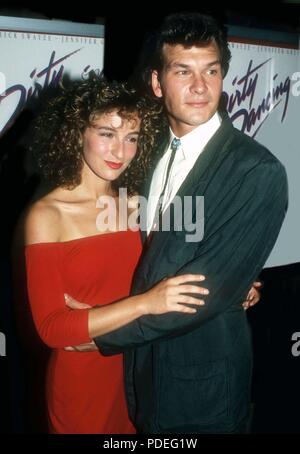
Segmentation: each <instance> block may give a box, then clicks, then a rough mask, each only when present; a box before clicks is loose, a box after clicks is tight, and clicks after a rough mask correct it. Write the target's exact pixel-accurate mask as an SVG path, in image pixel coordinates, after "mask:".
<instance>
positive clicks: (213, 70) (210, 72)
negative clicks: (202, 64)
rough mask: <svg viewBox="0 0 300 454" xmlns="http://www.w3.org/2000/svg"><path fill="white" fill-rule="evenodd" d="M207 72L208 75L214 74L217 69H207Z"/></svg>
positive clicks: (216, 72)
mask: <svg viewBox="0 0 300 454" xmlns="http://www.w3.org/2000/svg"><path fill="white" fill-rule="evenodd" d="M207 74H209V75H210V76H214V75H215V74H218V70H217V69H209V70H208V71H207Z"/></svg>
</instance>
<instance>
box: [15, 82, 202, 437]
mask: <svg viewBox="0 0 300 454" xmlns="http://www.w3.org/2000/svg"><path fill="white" fill-rule="evenodd" d="M161 121H162V120H161V116H160V110H159V108H158V107H157V106H156V105H155V104H153V103H152V101H151V102H150V100H146V99H141V98H139V97H138V96H137V94H136V93H135V92H134V91H133V90H130V89H128V88H126V87H125V86H124V85H122V84H118V83H111V84H109V83H107V82H105V81H104V80H103V79H98V78H94V79H90V80H88V81H85V82H81V83H77V84H75V86H74V87H73V88H72V89H70V90H67V91H65V92H64V93H63V94H62V95H61V96H59V97H57V98H55V99H54V100H53V101H52V102H51V103H50V105H49V107H48V109H47V110H46V111H45V113H44V114H43V115H42V116H41V117H40V118H39V121H38V124H37V134H36V139H35V142H34V144H33V146H34V149H35V151H36V162H37V165H38V168H39V170H40V174H41V175H42V177H43V178H44V180H45V181H48V183H49V184H50V185H51V186H52V189H51V191H50V192H48V194H47V195H45V196H44V197H41V198H40V199H39V200H38V201H36V202H35V203H33V204H32V205H31V206H30V207H29V209H28V211H27V214H26V218H25V224H24V226H25V229H24V232H25V244H26V250H25V255H26V270H27V287H28V297H29V303H30V307H31V311H32V315H33V319H34V322H35V326H36V328H37V331H38V333H39V335H40V337H41V338H42V340H43V341H44V342H45V343H46V344H47V345H48V346H50V347H51V348H52V349H53V350H52V354H51V357H50V361H49V364H48V370H47V380H46V392H47V406H48V415H49V422H50V431H51V432H52V433H111V434H112V433H134V428H133V426H132V425H131V423H130V421H129V419H128V416H127V410H126V403H125V398H124V390H123V371H122V356H121V355H116V356H112V357H103V356H102V355H101V354H99V352H88V353H82V352H81V353H78V352H76V351H75V352H68V351H66V350H64V348H65V347H68V346H71V345H79V344H84V343H88V342H90V341H91V339H92V338H93V337H95V336H98V335H101V334H105V333H107V332H110V331H113V330H114V329H117V328H118V327H120V326H123V325H125V324H127V323H130V322H131V321H132V320H134V319H136V318H138V317H141V316H143V315H145V314H163V313H166V312H169V311H179V312H183V313H192V312H195V310H196V309H195V308H193V307H190V304H192V305H197V306H198V305H202V304H204V302H203V301H201V300H199V299H197V298H196V297H193V296H187V295H186V293H189V294H191V293H193V294H198V295H200V294H204V293H205V289H203V288H201V287H199V286H197V285H191V284H189V282H190V281H191V280H193V281H201V280H203V279H204V278H203V276H199V275H195V276H191V275H185V276H180V277H176V278H171V279H167V280H164V281H162V282H160V283H159V284H157V285H156V286H155V287H153V288H152V289H151V290H149V291H148V292H146V293H144V294H142V295H137V296H134V297H128V295H129V292H130V285H131V279H132V275H133V272H134V269H135V267H136V265H137V262H138V259H139V256H140V253H141V240H140V234H139V231H138V229H137V228H136V227H137V226H136V225H135V226H134V228H132V226H131V225H129V217H130V216H131V215H132V210H133V209H134V207H133V208H131V209H128V210H120V209H119V204H118V202H119V198H118V189H119V188H120V187H124V186H125V187H126V188H127V191H128V195H129V196H133V195H134V194H135V193H136V191H137V189H138V186H139V184H140V183H141V181H142V179H143V178H144V175H145V173H146V172H147V169H148V167H149V165H150V163H151V159H152V156H151V150H152V148H153V146H154V144H155V141H156V139H157V137H158V134H159V130H160V125H161ZM138 143H139V146H138ZM99 198H101V200H100V199H99ZM104 198H106V199H108V200H109V201H110V203H112V205H113V206H114V207H115V208H116V209H115V211H114V216H113V220H111V217H109V216H108V218H109V219H108V220H109V222H104V219H105V213H104V210H103V206H102V204H101V202H102V201H103V200H104ZM106 199H105V200H106ZM99 200H100V202H99ZM130 201H131V199H129V202H130ZM114 202H116V203H114ZM99 207H100V208H99ZM101 207H102V208H101ZM120 226H125V228H123V229H122V228H121V227H120ZM129 227H131V228H129ZM65 293H67V294H70V295H72V296H74V298H76V299H78V301H85V302H86V303H87V306H86V309H84V310H70V309H68V308H67V306H66V305H65V300H64V294H65ZM181 303H184V304H181ZM90 306H91V307H92V308H90Z"/></svg>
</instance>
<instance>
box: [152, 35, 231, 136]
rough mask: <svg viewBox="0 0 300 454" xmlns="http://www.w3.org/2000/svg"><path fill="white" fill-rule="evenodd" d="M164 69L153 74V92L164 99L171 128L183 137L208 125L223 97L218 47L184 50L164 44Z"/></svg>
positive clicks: (193, 47)
mask: <svg viewBox="0 0 300 454" xmlns="http://www.w3.org/2000/svg"><path fill="white" fill-rule="evenodd" d="M163 53H164V67H163V70H162V73H161V74H160V76H159V75H158V73H157V71H153V73H152V88H153V91H154V93H155V95H156V96H158V97H159V98H161V97H163V98H164V104H165V107H166V110H167V114H168V118H169V123H170V126H171V128H172V130H173V132H174V133H175V134H176V135H177V136H178V137H181V136H183V135H184V134H187V133H188V132H190V131H192V130H193V129H195V128H196V127H197V126H199V125H201V124H203V123H206V122H207V121H208V120H209V119H210V118H211V117H212V116H213V115H214V113H215V112H216V111H217V108H218V105H219V101H220V97H221V93H222V85H223V84H222V82H223V79H222V73H221V64H220V55H219V51H218V48H217V45H216V44H215V43H211V44H209V45H207V46H206V47H196V46H192V47H190V48H184V47H183V46H182V45H181V44H176V45H174V46H172V45H169V44H164V47H163Z"/></svg>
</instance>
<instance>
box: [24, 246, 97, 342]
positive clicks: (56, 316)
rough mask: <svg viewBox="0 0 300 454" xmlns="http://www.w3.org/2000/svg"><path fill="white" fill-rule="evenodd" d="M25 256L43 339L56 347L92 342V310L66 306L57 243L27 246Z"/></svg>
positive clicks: (32, 303) (30, 294)
mask: <svg viewBox="0 0 300 454" xmlns="http://www.w3.org/2000/svg"><path fill="white" fill-rule="evenodd" d="M25 256H26V272H27V290H28V298H29V304H30V307H31V311H32V316H33V320H34V323H35V326H36V328H37V331H38V333H39V335H40V337H41V339H42V340H43V341H44V342H45V344H47V345H48V346H49V347H52V348H63V347H67V346H70V345H80V344H83V343H86V342H90V340H91V339H90V337H89V334H88V309H80V310H71V309H68V308H67V307H66V305H65V300H64V289H63V284H62V276H61V272H60V260H59V249H58V247H57V244H56V243H53V244H51V243H41V244H32V245H29V246H26V249H25Z"/></svg>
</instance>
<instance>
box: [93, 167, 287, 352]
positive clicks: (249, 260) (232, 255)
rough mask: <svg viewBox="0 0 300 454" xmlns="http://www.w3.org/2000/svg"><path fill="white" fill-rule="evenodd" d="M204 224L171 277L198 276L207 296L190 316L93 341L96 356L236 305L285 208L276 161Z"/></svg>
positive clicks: (149, 321) (189, 326) (151, 320)
mask: <svg viewBox="0 0 300 454" xmlns="http://www.w3.org/2000/svg"><path fill="white" fill-rule="evenodd" d="M222 205H223V207H224V212H223V213H222V214H221V215H220V213H219V211H218V210H216V212H215V215H212V216H211V217H210V218H209V219H207V220H206V235H205V237H204V240H203V241H202V242H201V243H199V248H198V254H197V256H196V257H195V259H194V260H193V261H192V262H190V263H188V264H186V265H185V266H183V267H182V268H181V269H180V270H179V271H178V273H177V274H184V273H195V272H200V271H201V273H203V274H204V275H205V276H206V285H207V287H208V288H209V289H210V294H209V296H208V297H207V298H206V304H205V306H203V307H201V308H200V309H199V310H198V311H197V313H196V314H195V315H194V314H192V315H190V314H175V313H169V314H164V315H160V316H159V317H157V316H144V317H141V318H140V319H138V320H136V321H134V322H133V323H130V324H129V325H127V326H124V327H123V328H122V329H119V330H115V331H113V332H111V333H109V334H107V335H104V336H100V337H97V338H95V342H96V344H97V346H98V347H99V349H100V350H101V352H102V353H104V354H115V353H119V352H122V351H126V350H129V349H131V348H136V347H138V346H141V345H144V344H146V343H149V342H153V341H155V340H158V339H166V338H170V337H174V336H178V335H181V334H184V333H186V332H188V331H191V330H193V329H195V328H197V327H199V326H200V325H201V324H202V323H204V322H206V321H207V320H210V319H212V318H213V317H216V316H217V315H218V314H220V313H221V312H224V311H226V310H227V309H228V308H229V307H230V306H232V305H235V304H236V305H239V306H240V304H241V301H243V299H244V298H245V295H246V293H247V291H248V290H249V288H250V287H251V284H252V282H253V281H254V280H255V278H256V277H257V275H258V273H259V272H260V270H261V268H262V267H263V265H264V263H265V261H266V259H267V257H268V256H269V254H270V252H271V250H272V248H273V246H274V243H275V241H276V238H277V236H278V233H279V230H280V227H281V224H282V221H283V219H284V215H285V212H286V207H287V180H286V174H285V170H284V168H283V166H282V165H281V164H280V163H279V162H268V161H267V162H264V163H260V164H259V165H257V166H256V167H255V168H253V169H252V170H251V171H249V172H248V174H247V175H246V176H245V177H244V179H243V181H242V182H241V184H240V185H239V186H238V187H236V188H235V189H234V190H233V191H231V193H230V194H228V195H227V198H226V200H223V201H222Z"/></svg>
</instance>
